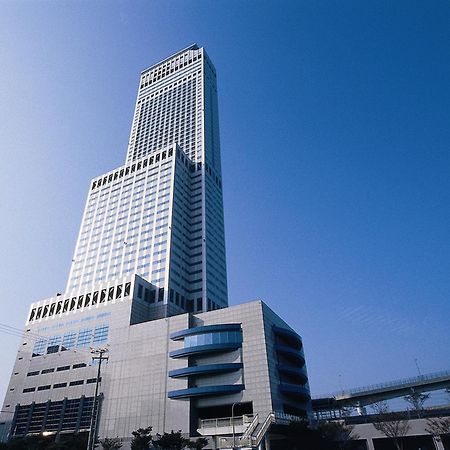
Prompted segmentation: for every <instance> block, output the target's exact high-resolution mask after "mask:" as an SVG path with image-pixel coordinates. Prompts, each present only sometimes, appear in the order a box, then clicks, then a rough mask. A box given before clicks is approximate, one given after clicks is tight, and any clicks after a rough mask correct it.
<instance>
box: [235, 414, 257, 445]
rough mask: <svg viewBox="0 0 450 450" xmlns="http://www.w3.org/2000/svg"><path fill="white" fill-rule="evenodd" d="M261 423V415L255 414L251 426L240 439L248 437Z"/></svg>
mask: <svg viewBox="0 0 450 450" xmlns="http://www.w3.org/2000/svg"><path fill="white" fill-rule="evenodd" d="M258 423H259V416H258V414H255V415H254V416H253V420H252V421H251V422H250V424H249V426H248V427H247V428H246V430H245V431H244V433H243V435H242V436H241V437H240V438H239V440H240V441H241V440H244V439H248V438H249V437H250V435H251V434H252V433H253V431H254V429H255V428H256V427H257V425H258Z"/></svg>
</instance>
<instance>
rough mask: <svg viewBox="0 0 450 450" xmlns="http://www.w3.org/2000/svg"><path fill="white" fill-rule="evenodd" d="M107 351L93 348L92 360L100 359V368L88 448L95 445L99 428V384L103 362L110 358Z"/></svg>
mask: <svg viewBox="0 0 450 450" xmlns="http://www.w3.org/2000/svg"><path fill="white" fill-rule="evenodd" d="M105 353H108V349H107V348H98V349H96V350H94V349H92V350H91V354H92V355H93V356H92V361H95V360H96V359H98V370H97V380H96V382H95V394H94V403H93V405H92V413H91V425H90V427H89V438H88V444H87V450H93V449H94V445H95V437H96V434H97V433H96V430H97V418H98V407H99V405H98V385H99V383H100V374H101V368H102V362H103V361H104V360H108V356H104V355H105Z"/></svg>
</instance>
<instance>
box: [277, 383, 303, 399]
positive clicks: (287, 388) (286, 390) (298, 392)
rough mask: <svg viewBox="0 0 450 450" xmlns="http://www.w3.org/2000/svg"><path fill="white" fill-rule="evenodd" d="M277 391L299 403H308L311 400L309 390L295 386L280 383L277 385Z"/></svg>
mask: <svg viewBox="0 0 450 450" xmlns="http://www.w3.org/2000/svg"><path fill="white" fill-rule="evenodd" d="M279 390H280V392H281V393H282V394H284V395H289V396H291V397H296V398H297V399H298V400H299V401H301V402H308V401H309V400H311V394H310V393H309V390H308V389H306V388H305V387H303V386H299V385H297V384H287V383H281V384H280V385H279Z"/></svg>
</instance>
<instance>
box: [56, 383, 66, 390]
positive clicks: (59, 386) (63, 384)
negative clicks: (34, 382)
mask: <svg viewBox="0 0 450 450" xmlns="http://www.w3.org/2000/svg"><path fill="white" fill-rule="evenodd" d="M66 386H67V383H56V384H54V385H53V389H58V388H63V387H66Z"/></svg>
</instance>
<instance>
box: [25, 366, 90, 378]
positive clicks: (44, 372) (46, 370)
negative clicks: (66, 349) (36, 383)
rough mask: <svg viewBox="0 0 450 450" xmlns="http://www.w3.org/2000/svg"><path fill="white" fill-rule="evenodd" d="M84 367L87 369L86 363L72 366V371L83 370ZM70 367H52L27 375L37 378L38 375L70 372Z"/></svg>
mask: <svg viewBox="0 0 450 450" xmlns="http://www.w3.org/2000/svg"><path fill="white" fill-rule="evenodd" d="M83 367H87V364H86V363H77V364H73V365H72V369H81V368H83ZM69 369H70V366H59V367H56V368H55V367H50V368H48V369H42V370H40V371H39V370H34V371H32V372H28V373H27V377H35V376H36V375H45V374H46V373H53V372H55V371H56V372H62V371H64V370H69Z"/></svg>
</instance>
